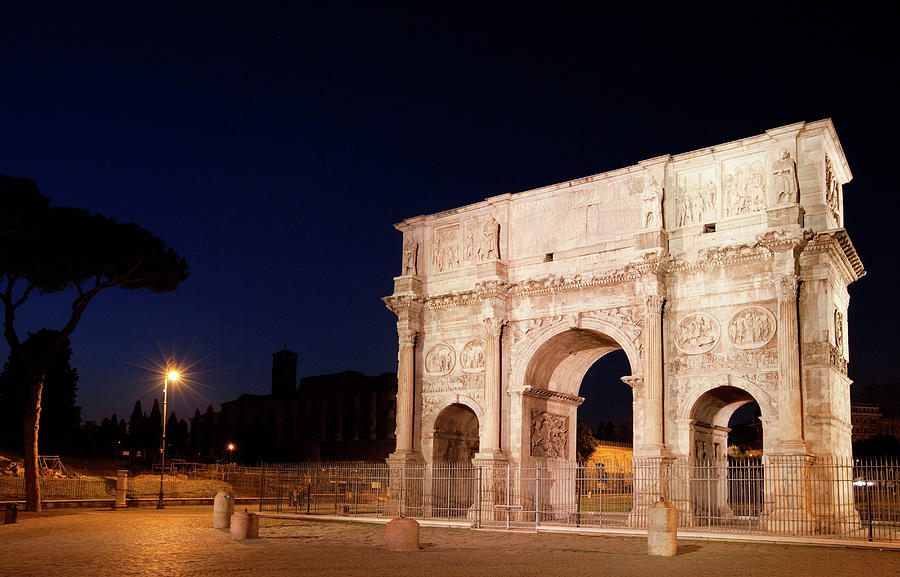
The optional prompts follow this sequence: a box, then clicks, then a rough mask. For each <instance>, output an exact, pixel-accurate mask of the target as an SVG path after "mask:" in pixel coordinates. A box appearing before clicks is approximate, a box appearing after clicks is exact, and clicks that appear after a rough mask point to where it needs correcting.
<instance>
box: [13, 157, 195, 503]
mask: <svg viewBox="0 0 900 577" xmlns="http://www.w3.org/2000/svg"><path fill="white" fill-rule="evenodd" d="M187 277H188V266H187V263H186V262H185V260H184V259H183V258H181V257H180V256H178V254H176V253H175V251H174V250H172V249H171V248H169V249H167V248H166V246H165V244H164V243H163V241H162V240H160V239H158V238H156V237H155V236H153V235H152V234H151V233H149V232H148V231H146V230H144V229H143V228H141V227H140V226H138V225H136V224H133V223H119V222H116V221H115V220H113V219H111V218H107V217H105V216H100V215H97V214H91V213H90V212H88V211H86V210H82V209H78V208H68V207H60V206H52V205H51V203H50V199H49V198H47V197H46V196H44V195H42V194H41V193H40V192H39V191H38V188H37V185H35V183H34V182H32V181H31V180H29V179H27V178H11V177H8V176H4V175H0V283H2V284H0V303H2V305H3V336H4V337H5V339H6V342H7V343H8V344H9V348H10V351H11V354H13V355H15V356H17V357H18V358H19V359H20V360H21V362H22V364H23V366H24V369H25V372H26V375H27V385H28V398H27V401H26V407H25V427H24V437H25V500H26V503H25V507H26V509H28V510H33V511H39V510H40V508H41V504H40V486H39V485H38V483H37V451H38V428H39V423H40V415H41V394H42V390H43V386H44V380H45V375H46V373H47V369H48V367H49V366H50V361H51V360H52V359H53V357H54V356H55V355H56V354H57V352H58V351H59V350H60V348H61V347H62V346H63V344H64V343H65V342H67V339H68V338H69V335H71V334H72V331H74V330H75V327H76V325H77V324H78V321H79V320H81V316H82V314H83V313H84V310H85V309H86V308H87V305H88V304H89V303H90V302H91V300H92V299H93V298H94V297H95V296H97V294H98V293H99V292H100V291H102V290H104V289H107V288H111V287H119V288H123V289H129V290H134V289H140V288H144V289H150V290H151V291H153V292H166V291H171V290H174V289H175V287H177V286H178V284H179V283H180V282H181V281H183V280H184V279H186V278H187ZM66 290H71V291H72V293H73V299H72V312H71V314H70V316H69V318H68V320H67V321H66V323H65V325H64V326H62V327H61V328H60V329H59V330H58V331H57V332H56V338H55V339H53V340H52V341H51V342H49V343H48V346H46V347H44V348H42V349H41V350H39V351H30V350H26V348H25V347H24V346H23V343H22V342H21V341H20V339H19V334H18V332H17V329H16V324H15V321H16V314H17V313H18V311H19V309H20V308H21V307H22V306H24V305H25V304H26V303H27V302H28V301H29V299H30V298H31V297H32V296H34V295H42V294H48V293H56V292H61V291H66Z"/></svg>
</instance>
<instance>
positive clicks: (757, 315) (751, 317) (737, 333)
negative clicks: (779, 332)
mask: <svg viewBox="0 0 900 577" xmlns="http://www.w3.org/2000/svg"><path fill="white" fill-rule="evenodd" d="M773 336H775V315H773V314H772V313H771V312H769V311H768V310H767V309H764V308H763V307H758V306H753V307H748V308H745V309H743V310H741V311H738V312H737V313H735V315H734V316H733V317H731V321H730V322H729V323H728V338H730V339H731V342H732V344H734V346H736V347H737V348H739V349H758V348H759V347H762V346H764V345H766V344H767V343H768V342H769V341H771V340H772V337H773Z"/></svg>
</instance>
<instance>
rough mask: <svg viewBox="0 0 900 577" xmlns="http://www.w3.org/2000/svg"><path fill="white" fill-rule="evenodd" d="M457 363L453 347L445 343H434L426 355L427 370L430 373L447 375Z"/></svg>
mask: <svg viewBox="0 0 900 577" xmlns="http://www.w3.org/2000/svg"><path fill="white" fill-rule="evenodd" d="M455 363H456V355H455V354H454V352H453V347H451V346H449V345H445V344H443V343H441V344H438V345H434V346H433V347H431V349H430V350H429V351H428V353H427V354H426V355H425V372H426V373H428V374H430V375H446V374H448V373H449V372H450V371H452V370H453V366H454V364H455Z"/></svg>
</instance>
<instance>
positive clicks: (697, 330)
mask: <svg viewBox="0 0 900 577" xmlns="http://www.w3.org/2000/svg"><path fill="white" fill-rule="evenodd" d="M719 335H720V328H719V321H717V320H716V319H715V317H713V316H712V315H709V314H707V313H693V314H690V315H688V316H686V317H684V318H683V319H681V320H680V321H679V322H678V325H677V326H676V327H675V346H676V347H678V350H679V351H681V352H683V353H685V354H688V355H699V354H702V353H705V352H707V351H710V350H712V349H713V348H714V347H715V346H716V343H718V342H719Z"/></svg>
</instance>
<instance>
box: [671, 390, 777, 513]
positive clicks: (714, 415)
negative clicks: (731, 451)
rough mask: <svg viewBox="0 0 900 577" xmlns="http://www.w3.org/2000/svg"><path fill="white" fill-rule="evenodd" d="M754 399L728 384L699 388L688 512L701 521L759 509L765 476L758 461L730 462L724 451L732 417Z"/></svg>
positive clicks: (693, 410)
mask: <svg viewBox="0 0 900 577" xmlns="http://www.w3.org/2000/svg"><path fill="white" fill-rule="evenodd" d="M756 401H757V399H756V398H755V397H754V396H753V395H752V394H751V393H749V392H748V391H746V390H744V389H743V388H740V387H736V386H732V385H730V384H729V385H723V386H718V387H714V388H711V389H709V390H707V391H705V392H703V393H702V394H700V395H699V396H698V397H697V398H696V400H695V401H694V403H693V405H692V408H691V412H690V423H691V430H690V459H689V462H691V463H692V464H693V467H692V468H691V471H692V475H691V480H690V496H691V505H692V507H691V508H692V510H693V513H694V514H695V515H697V516H699V517H700V518H701V519H703V518H707V519H709V520H710V521H711V520H712V519H716V520H717V522H722V521H723V520H725V519H729V518H734V517H735V516H739V517H745V518H746V517H756V516H759V514H760V512H761V510H762V507H763V504H764V501H765V499H764V490H765V479H764V478H763V476H764V475H763V467H762V462H761V460H759V459H745V460H741V461H734V460H732V459H729V455H728V433H729V432H730V428H729V421H730V420H731V417H732V415H734V413H735V411H737V410H738V409H739V408H741V407H743V406H744V405H747V404H749V403H753V402H756ZM757 404H758V403H757ZM760 407H762V405H760ZM764 423H765V421H763V424H764ZM763 436H764V438H765V430H764V431H763ZM701 522H702V521H701Z"/></svg>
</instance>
